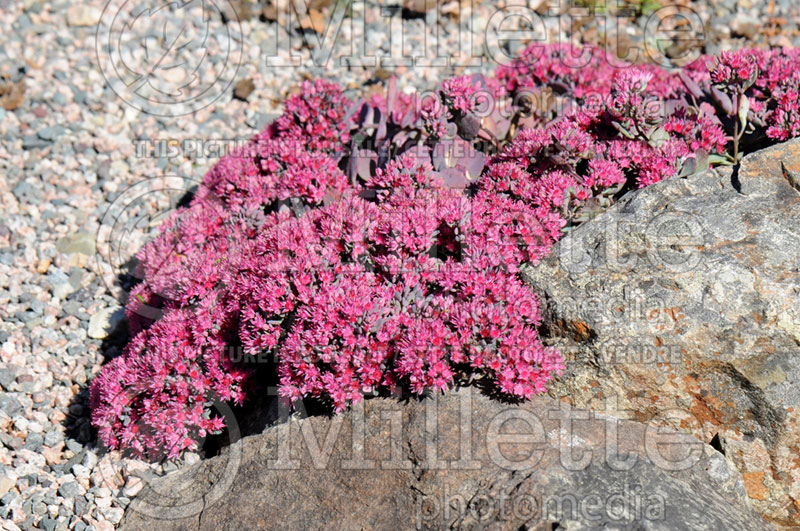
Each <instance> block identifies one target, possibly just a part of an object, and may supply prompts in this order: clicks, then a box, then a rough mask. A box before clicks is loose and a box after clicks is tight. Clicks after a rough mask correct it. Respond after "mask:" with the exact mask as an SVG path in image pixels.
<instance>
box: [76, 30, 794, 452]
mask: <svg viewBox="0 0 800 531" xmlns="http://www.w3.org/2000/svg"><path fill="white" fill-rule="evenodd" d="M581 53H582V55H581ZM577 58H580V60H581V61H582V63H581V64H576V63H575V61H577V60H578V59H577ZM612 64H613V63H612V62H611V61H610V60H609V58H608V57H607V56H606V55H605V52H603V51H602V50H601V49H599V48H585V49H583V50H576V49H573V48H572V47H570V46H564V45H549V46H542V45H533V46H530V47H529V48H528V49H526V50H525V51H524V52H523V53H522V54H521V55H520V56H519V57H518V58H517V59H516V60H515V61H514V62H513V63H512V64H510V65H508V66H504V67H500V68H498V69H497V71H496V73H495V75H494V76H492V77H485V76H482V75H472V76H466V75H464V76H458V77H454V78H451V79H447V80H444V81H443V82H442V83H441V85H440V86H439V87H438V89H437V90H436V91H435V92H432V93H427V94H423V95H418V94H414V93H405V92H402V91H399V90H398V89H397V87H396V85H395V82H394V80H391V81H390V82H389V84H388V87H387V91H386V94H385V95H384V96H372V97H370V98H369V99H363V100H360V101H356V102H353V101H351V100H350V99H348V98H347V97H345V96H344V94H343V92H342V90H341V89H340V88H339V87H338V86H336V85H335V84H333V83H330V82H327V81H324V80H316V81H314V82H304V83H303V85H302V87H301V89H300V91H299V93H297V94H296V95H294V96H292V97H290V98H289V99H288V100H287V101H286V102H285V106H284V109H285V110H284V113H283V115H282V116H281V117H280V118H278V119H277V120H276V121H275V122H274V123H272V124H271V125H270V126H268V127H267V128H266V130H264V131H263V132H261V133H260V134H258V135H256V136H255V137H254V138H253V139H252V140H251V141H250V142H249V143H248V144H247V145H246V146H244V147H242V148H241V149H239V150H237V151H236V152H233V153H230V154H229V155H227V156H225V157H224V158H222V159H221V160H220V161H219V162H218V163H217V164H216V165H215V166H214V167H213V168H212V169H211V170H210V171H209V172H208V174H207V175H206V176H205V178H204V180H203V183H202V186H200V188H199V189H198V190H197V192H196V194H195V195H194V197H193V199H192V200H191V202H190V204H189V205H188V206H186V207H185V208H181V209H179V210H177V211H176V212H174V213H173V214H172V216H171V217H170V218H169V219H168V220H167V221H166V222H165V223H164V224H163V226H162V227H161V235H160V237H158V238H157V239H155V240H154V241H152V242H150V243H149V244H147V245H146V246H145V247H144V248H143V249H142V250H141V251H140V253H139V255H138V258H139V267H140V268H141V270H142V271H141V273H142V276H143V278H144V281H143V282H141V283H140V284H138V285H137V286H136V287H135V288H134V289H133V291H132V293H131V294H130V299H129V302H128V304H127V308H126V311H127V316H128V319H129V323H130V331H131V335H132V339H131V341H130V343H129V344H128V346H127V347H126V349H125V351H124V352H123V354H122V355H120V356H119V357H117V358H115V359H113V360H111V361H110V362H109V363H108V364H107V365H106V366H105V367H104V368H103V369H102V371H101V372H100V373H99V374H98V375H97V377H96V378H95V379H94V381H93V382H92V384H91V389H90V397H91V407H92V420H93V423H94V425H95V427H96V428H97V430H98V434H99V438H100V440H101V441H102V443H104V444H105V445H106V446H108V447H110V448H115V449H116V448H120V449H125V450H128V451H130V452H132V453H134V454H135V455H139V456H145V457H152V456H154V455H156V454H158V455H161V454H166V455H167V456H168V457H170V458H173V457H176V456H178V455H180V453H181V452H182V451H184V450H187V449H190V450H194V449H196V448H197V444H198V441H199V440H200V439H201V438H202V437H204V436H205V435H207V434H209V433H216V432H217V431H219V430H220V429H222V428H223V427H224V420H223V419H222V418H220V417H219V416H215V415H214V414H213V413H212V411H213V408H212V403H213V401H214V400H222V401H229V402H234V403H241V402H242V401H244V400H246V399H247V396H248V393H253V392H264V391H263V389H260V388H259V386H258V382H254V381H253V380H254V378H255V375H256V372H255V371H254V370H253V368H252V366H250V365H248V364H246V363H245V364H243V363H240V362H239V361H238V360H236V359H233V358H231V356H229V352H230V351H231V349H236V348H238V349H242V350H243V351H244V352H245V353H248V354H260V353H265V352H266V353H268V354H270V355H271V356H272V357H273V358H274V359H275V360H276V368H275V370H276V371H277V378H278V380H279V382H280V395H281V396H282V397H283V399H285V400H287V401H289V402H291V401H295V400H299V399H303V398H307V397H313V398H316V399H319V400H322V401H324V402H327V403H329V404H330V405H331V407H332V408H333V409H334V410H335V411H337V412H338V411H342V410H344V409H346V408H347V407H348V406H350V405H352V404H354V403H357V402H358V401H360V400H362V399H363V397H364V396H365V395H366V394H369V393H380V392H388V391H395V390H401V391H402V390H407V391H409V392H411V393H415V394H423V393H425V392H427V391H438V390H444V389H447V388H448V387H451V386H452V385H454V384H456V383H457V382H465V381H470V380H472V379H476V378H478V379H482V380H483V381H485V382H489V383H490V384H491V385H493V386H494V387H495V388H496V389H497V391H498V392H500V393H503V394H505V395H507V396H511V397H518V398H528V397H531V396H533V395H535V394H539V393H542V392H544V391H545V390H546V385H547V383H548V381H550V380H551V378H553V377H554V376H555V375H557V374H558V373H559V372H560V371H561V370H562V369H563V366H564V365H563V360H562V358H561V356H560V354H559V353H558V352H557V351H556V350H554V349H553V348H552V347H548V346H546V345H544V344H543V342H542V340H541V338H540V337H539V334H538V327H539V326H540V324H541V315H540V301H539V300H538V298H537V297H536V295H535V294H534V292H533V291H532V290H531V289H530V288H529V287H527V286H526V285H525V284H524V283H523V282H522V280H521V278H520V268H521V267H522V266H523V265H524V264H533V263H536V262H537V261H539V260H540V259H542V257H544V256H545V255H546V254H547V253H548V252H549V250H550V249H551V248H552V247H553V245H554V244H555V243H556V242H557V241H558V240H559V238H560V237H561V236H562V235H563V234H564V233H565V232H567V231H569V230H571V229H572V228H574V227H575V226H577V225H578V224H580V223H582V222H584V221H586V220H588V219H591V217H593V216H595V215H597V214H598V213H599V212H600V211H602V209H604V208H606V207H608V206H609V205H610V204H612V203H613V202H614V201H616V200H617V199H619V198H620V197H621V196H622V195H624V194H625V193H627V192H628V191H630V190H634V189H636V188H642V187H645V186H649V185H652V184H654V183H657V182H659V181H661V180H663V179H667V178H670V177H675V176H677V177H680V176H687V175H690V174H692V173H694V172H697V171H702V170H703V169H705V168H707V167H708V166H709V164H736V163H737V162H738V161H739V160H740V158H741V156H742V154H743V153H745V152H747V151H748V150H751V149H754V148H756V147H761V146H763V145H765V144H766V143H769V142H775V141H782V140H786V139H788V138H790V137H794V136H797V135H798V133H799V132H800V131H799V129H800V125H798V124H800V109H798V103H797V102H798V99H797V95H798V90H800V73H799V72H800V68H799V67H800V55H799V54H798V52H797V51H795V50H774V51H762V50H742V51H740V52H736V53H723V54H722V55H721V56H720V57H718V58H708V57H704V58H701V59H700V60H698V61H696V62H695V63H692V64H690V65H688V66H687V67H685V68H684V69H683V70H682V71H680V72H670V71H666V70H663V69H661V68H657V67H654V66H652V65H639V66H631V67H628V68H618V67H615V66H612Z"/></svg>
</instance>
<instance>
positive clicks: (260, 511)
mask: <svg viewBox="0 0 800 531" xmlns="http://www.w3.org/2000/svg"><path fill="white" fill-rule="evenodd" d="M234 428H235V425H234ZM234 431H235V429H234ZM555 524H558V526H560V527H559V529H561V528H564V529H583V528H599V527H611V528H614V529H619V528H631V529H633V528H636V529H687V530H688V529H692V530H695V529H709V530H712V529H765V528H769V527H770V526H769V525H768V524H767V523H766V522H764V521H763V520H762V519H761V518H760V517H759V516H758V514H757V513H756V512H755V511H754V510H753V509H752V507H750V506H749V504H748V502H747V496H746V494H745V491H744V483H743V481H742V478H741V477H740V476H739V475H738V474H737V473H736V472H735V471H734V470H733V469H732V468H730V467H729V466H728V464H727V462H726V460H725V459H724V457H723V456H722V454H720V453H719V452H718V451H717V450H715V449H713V448H712V447H711V446H709V445H707V444H703V443H702V442H700V441H698V440H697V439H696V438H694V437H692V436H690V435H686V434H678V433H676V432H673V431H670V430H664V429H663V428H661V429H660V428H658V427H656V426H654V425H653V426H649V425H646V424H643V423H639V422H635V421H623V420H619V419H615V418H613V417H610V416H607V415H603V414H594V413H591V412H589V411H583V410H577V409H574V408H572V407H571V406H569V405H568V404H566V403H565V402H563V401H557V400H554V399H552V398H549V397H538V398H536V399H534V400H531V401H527V402H523V403H520V404H509V403H503V402H501V401H499V400H497V399H496V398H491V397H489V396H487V395H486V394H483V393H481V392H480V391H478V390H477V389H476V388H470V387H467V388H462V389H458V390H453V391H451V392H448V393H446V394H445V395H435V396H431V397H428V398H425V399H422V400H412V401H409V402H401V401H398V400H396V399H393V398H373V399H369V400H366V401H365V402H362V403H361V404H360V405H358V406H356V407H355V408H354V409H352V410H350V411H348V412H346V413H343V414H340V415H337V416H334V417H332V418H331V417H325V416H315V417H307V418H304V419H302V420H298V419H297V418H290V419H289V421H288V422H284V423H281V424H278V425H275V426H272V427H269V428H267V429H266V430H265V431H264V432H263V433H262V434H260V435H254V436H250V437H247V438H245V439H242V440H240V441H238V442H236V443H234V444H231V445H229V446H227V447H226V448H225V449H224V451H223V452H222V453H221V454H220V455H218V456H216V457H213V458H211V459H206V460H204V461H201V462H200V463H198V464H196V465H194V466H191V467H186V468H183V469H182V470H181V471H179V472H177V473H172V474H168V475H166V476H164V477H162V478H155V479H150V480H149V481H148V482H147V486H146V487H145V488H144V489H143V490H142V492H141V493H140V494H139V495H138V496H137V497H136V498H135V499H134V501H133V502H132V503H131V504H130V506H129V507H128V510H127V511H126V515H125V518H124V520H123V523H122V528H123V529H131V530H134V529H135V530H139V529H159V530H170V529H208V530H214V531H217V530H239V529H298V530H300V529H331V530H337V531H339V530H360V529H414V528H416V529H444V528H448V529H451V528H452V529H478V528H492V529H509V530H517V529H548V530H549V529H554V528H555V527H556V526H555Z"/></svg>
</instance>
